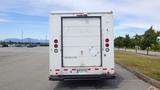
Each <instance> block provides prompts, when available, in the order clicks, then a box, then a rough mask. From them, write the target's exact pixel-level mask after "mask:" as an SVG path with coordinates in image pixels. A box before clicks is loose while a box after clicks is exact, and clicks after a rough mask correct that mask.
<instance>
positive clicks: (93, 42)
mask: <svg viewBox="0 0 160 90" xmlns="http://www.w3.org/2000/svg"><path fill="white" fill-rule="evenodd" d="M49 21H50V40H49V52H50V54H49V80H52V81H55V80H90V79H91V80H92V79H94V80H99V79H108V78H115V68H114V37H113V14H112V12H52V13H50V17H49Z"/></svg>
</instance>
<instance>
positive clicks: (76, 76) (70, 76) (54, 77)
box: [49, 74, 116, 81]
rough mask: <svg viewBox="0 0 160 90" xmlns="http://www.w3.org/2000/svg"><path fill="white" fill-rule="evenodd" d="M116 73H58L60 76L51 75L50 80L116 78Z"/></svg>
mask: <svg viewBox="0 0 160 90" xmlns="http://www.w3.org/2000/svg"><path fill="white" fill-rule="evenodd" d="M115 77H116V76H115V74H114V75H106V74H101V75H58V76H53V75H50V76H49V80H50V81H63V80H102V79H114V78H115Z"/></svg>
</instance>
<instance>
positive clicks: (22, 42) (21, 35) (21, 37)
mask: <svg viewBox="0 0 160 90" xmlns="http://www.w3.org/2000/svg"><path fill="white" fill-rule="evenodd" d="M21 40H22V44H23V30H22V32H21Z"/></svg>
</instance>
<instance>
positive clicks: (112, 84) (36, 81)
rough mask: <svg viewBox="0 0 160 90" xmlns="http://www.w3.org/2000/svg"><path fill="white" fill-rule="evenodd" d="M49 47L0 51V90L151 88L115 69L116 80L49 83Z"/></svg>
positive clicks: (131, 75)
mask: <svg viewBox="0 0 160 90" xmlns="http://www.w3.org/2000/svg"><path fill="white" fill-rule="evenodd" d="M48 59H49V50H48V47H35V48H25V47H23V48H22V47H12V48H9V47H8V48H0V90H70V89H72V90H94V89H96V90H104V89H105V90H148V88H149V87H150V86H151V85H149V84H148V83H145V82H144V81H142V80H140V79H139V78H137V77H136V76H135V75H133V74H132V73H130V72H129V71H127V70H125V69H123V68H122V67H120V66H119V65H116V74H117V77H116V79H111V80H105V81H48V67H49V66H48V63H49V62H48Z"/></svg>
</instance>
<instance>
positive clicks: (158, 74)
mask: <svg viewBox="0 0 160 90" xmlns="http://www.w3.org/2000/svg"><path fill="white" fill-rule="evenodd" d="M115 58H116V62H119V63H122V64H124V65H126V66H127V67H129V68H131V69H133V70H136V71H138V72H141V73H143V74H145V75H147V76H149V77H151V78H153V79H156V80H158V81H160V57H155V56H145V55H138V54H133V53H126V52H121V51H115Z"/></svg>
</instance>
